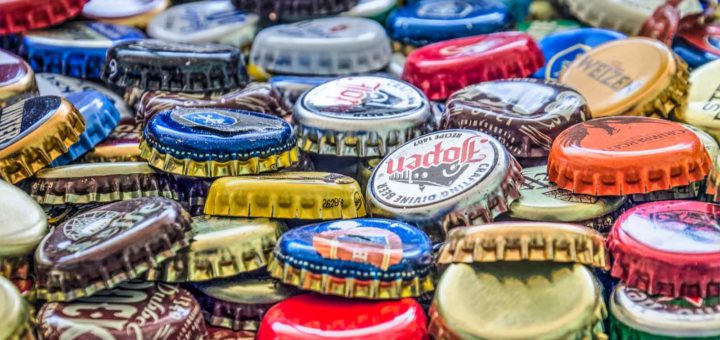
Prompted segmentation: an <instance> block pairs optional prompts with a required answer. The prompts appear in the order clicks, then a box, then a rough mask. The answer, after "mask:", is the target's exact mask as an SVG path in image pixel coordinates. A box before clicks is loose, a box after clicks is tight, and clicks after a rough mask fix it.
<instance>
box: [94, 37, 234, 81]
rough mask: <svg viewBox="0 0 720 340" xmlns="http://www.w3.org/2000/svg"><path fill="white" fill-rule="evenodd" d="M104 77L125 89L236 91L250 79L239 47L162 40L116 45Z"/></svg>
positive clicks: (110, 55)
mask: <svg viewBox="0 0 720 340" xmlns="http://www.w3.org/2000/svg"><path fill="white" fill-rule="evenodd" d="M101 77H102V79H103V80H104V81H105V82H106V83H108V84H110V85H113V86H118V87H123V88H128V87H131V88H132V87H135V88H139V89H143V90H159V91H173V92H199V93H207V92H214V91H228V90H234V89H237V88H241V87H244V86H245V84H246V83H247V82H248V77H247V73H246V71H245V65H244V62H243V58H242V53H241V51H240V49H238V48H237V47H232V46H229V45H219V44H210V43H204V44H190V43H178V42H169V41H162V40H135V41H125V42H121V43H118V44H115V45H114V46H113V47H112V48H110V49H109V50H108V52H107V56H106V59H105V66H104V67H103V72H102V76H101Z"/></svg>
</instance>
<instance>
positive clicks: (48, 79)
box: [35, 73, 134, 119]
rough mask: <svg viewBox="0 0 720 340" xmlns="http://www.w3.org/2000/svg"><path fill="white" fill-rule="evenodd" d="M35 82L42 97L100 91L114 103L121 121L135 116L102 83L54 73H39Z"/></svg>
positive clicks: (118, 97) (120, 99) (120, 98)
mask: <svg viewBox="0 0 720 340" xmlns="http://www.w3.org/2000/svg"><path fill="white" fill-rule="evenodd" d="M35 81H36V82H37V86H38V90H39V91H40V95H41V96H60V97H65V96H67V95H69V94H71V93H74V92H82V91H98V92H100V93H102V94H103V95H104V96H105V97H106V98H107V99H108V100H110V102H112V103H113V105H114V106H115V109H117V111H118V112H119V113H120V118H121V119H125V118H132V117H133V116H134V113H133V109H131V108H130V106H129V105H128V104H127V103H125V100H123V98H122V97H121V96H119V95H118V94H117V93H115V92H113V91H111V90H110V89H108V88H107V87H105V86H103V85H102V84H100V83H96V82H93V81H89V80H82V79H78V78H72V77H67V76H63V75H59V74H54V73H37V74H35Z"/></svg>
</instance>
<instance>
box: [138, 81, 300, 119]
mask: <svg viewBox="0 0 720 340" xmlns="http://www.w3.org/2000/svg"><path fill="white" fill-rule="evenodd" d="M176 107H187V108H209V109H210V108H220V109H238V110H246V111H253V112H260V113H265V114H268V115H271V116H276V117H280V118H283V119H285V120H289V119H290V114H291V113H292V110H291V109H290V107H288V105H286V103H285V101H284V100H283V98H282V95H281V94H280V92H278V91H277V90H275V89H273V88H272V87H271V86H270V85H269V84H265V83H250V84H248V86H247V87H245V88H244V89H242V90H235V91H231V92H228V93H225V94H217V93H212V94H197V93H194V94H193V93H176V92H164V91H147V92H145V93H143V95H142V96H141V97H140V100H139V101H138V102H137V104H136V110H135V120H136V121H138V122H140V123H141V124H142V125H143V126H145V125H147V123H148V121H149V120H150V118H151V117H152V116H154V115H155V114H156V113H158V112H161V111H165V110H170V109H174V108H176Z"/></svg>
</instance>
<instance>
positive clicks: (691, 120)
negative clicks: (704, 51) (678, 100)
mask: <svg viewBox="0 0 720 340" xmlns="http://www.w3.org/2000/svg"><path fill="white" fill-rule="evenodd" d="M690 84H691V85H690V91H689V92H688V106H687V110H685V111H684V112H678V113H676V114H675V118H676V119H677V120H678V121H680V122H683V123H688V124H690V125H693V126H695V127H697V128H700V129H702V130H704V131H706V132H707V133H709V134H711V135H712V136H713V137H715V139H720V119H719V118H720V60H715V61H712V62H710V63H707V64H705V65H703V66H701V67H698V68H696V69H694V70H693V71H692V73H691V74H690Z"/></svg>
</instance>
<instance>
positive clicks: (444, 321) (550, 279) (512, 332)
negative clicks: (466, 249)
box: [429, 262, 607, 340]
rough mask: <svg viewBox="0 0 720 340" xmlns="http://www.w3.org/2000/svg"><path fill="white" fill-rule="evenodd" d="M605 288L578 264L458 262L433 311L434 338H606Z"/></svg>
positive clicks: (443, 283) (444, 278) (445, 276)
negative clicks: (604, 321) (604, 330)
mask: <svg viewBox="0 0 720 340" xmlns="http://www.w3.org/2000/svg"><path fill="white" fill-rule="evenodd" d="M606 314H607V311H606V309H605V303H604V302H603V299H602V294H601V290H600V288H599V285H598V283H597V282H596V281H595V279H594V277H593V274H592V272H591V271H590V270H588V269H587V268H586V267H584V266H582V265H579V264H559V263H535V262H515V263H488V264H481V265H478V264H474V265H470V264H464V263H463V264H454V265H451V266H450V267H449V268H448V269H447V270H446V271H445V272H444V274H443V276H442V278H441V279H440V282H439V283H438V287H437V289H436V291H435V298H434V300H433V305H432V307H430V319H431V321H430V326H429V331H430V334H431V335H433V336H434V338H435V339H439V340H444V339H500V338H502V339H564V338H570V339H573V338H578V339H580V338H585V339H603V338H607V337H606V335H605V334H604V333H603V324H602V323H603V319H604V317H605V316H606Z"/></svg>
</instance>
